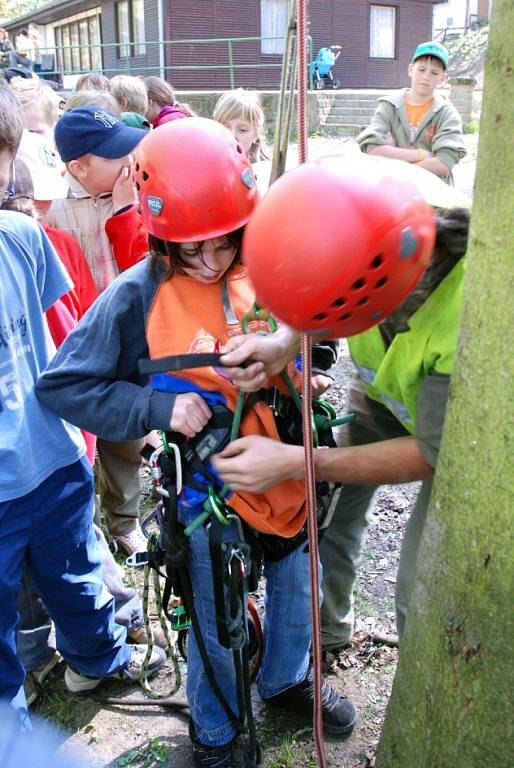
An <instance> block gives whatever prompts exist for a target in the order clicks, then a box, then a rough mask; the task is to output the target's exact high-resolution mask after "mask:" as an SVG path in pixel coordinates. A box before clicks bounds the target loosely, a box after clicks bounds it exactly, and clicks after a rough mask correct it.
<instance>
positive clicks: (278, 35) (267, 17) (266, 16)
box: [261, 0, 289, 54]
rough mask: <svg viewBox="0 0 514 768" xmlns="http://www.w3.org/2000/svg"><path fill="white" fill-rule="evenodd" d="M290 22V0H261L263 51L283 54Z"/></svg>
mask: <svg viewBox="0 0 514 768" xmlns="http://www.w3.org/2000/svg"><path fill="white" fill-rule="evenodd" d="M288 23H289V0H261V37H263V38H274V39H267V40H261V53H268V54H272V53H275V54H283V53H284V51H285V47H286V40H285V38H286V35H287V26H288Z"/></svg>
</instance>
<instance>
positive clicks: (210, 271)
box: [180, 237, 236, 283]
mask: <svg viewBox="0 0 514 768" xmlns="http://www.w3.org/2000/svg"><path fill="white" fill-rule="evenodd" d="M199 245H200V244H197V243H180V252H181V256H182V260H183V264H182V265H181V271H182V272H184V273H185V274H186V275H189V277H192V278H194V279H195V280H198V281H199V282H200V283H216V282H217V281H218V280H219V279H220V278H222V277H223V275H224V274H225V272H226V271H227V270H228V269H229V268H230V265H231V264H232V262H233V261H234V256H235V255H236V248H235V246H233V245H231V244H230V243H229V241H228V240H227V238H226V237H215V238H213V239H212V240H204V241H203V243H201V245H200V247H199Z"/></svg>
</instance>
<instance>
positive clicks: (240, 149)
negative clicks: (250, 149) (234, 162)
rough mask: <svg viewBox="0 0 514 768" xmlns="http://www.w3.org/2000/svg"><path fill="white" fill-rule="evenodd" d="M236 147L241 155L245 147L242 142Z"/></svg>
mask: <svg viewBox="0 0 514 768" xmlns="http://www.w3.org/2000/svg"><path fill="white" fill-rule="evenodd" d="M236 149H237V151H238V152H239V154H240V155H242V154H243V147H242V146H241V144H237V145H236Z"/></svg>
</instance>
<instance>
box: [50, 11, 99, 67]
mask: <svg viewBox="0 0 514 768" xmlns="http://www.w3.org/2000/svg"><path fill="white" fill-rule="evenodd" d="M54 35H55V45H56V46H57V69H58V70H59V71H60V72H65V73H71V72H89V71H91V70H101V69H102V54H101V48H91V47H89V46H95V45H98V44H99V42H100V24H99V19H98V15H97V13H95V14H94V15H93V16H83V17H82V18H79V19H74V20H73V21H70V22H68V23H67V24H59V25H58V26H56V27H54ZM59 46H63V47H59ZM70 46H72V47H70Z"/></svg>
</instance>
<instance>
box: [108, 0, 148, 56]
mask: <svg viewBox="0 0 514 768" xmlns="http://www.w3.org/2000/svg"><path fill="white" fill-rule="evenodd" d="M123 3H126V5H127V19H128V40H127V42H121V41H120V13H119V7H120V5H122V4H123ZM135 3H139V4H140V6H141V11H142V31H143V35H144V37H143V38H142V39H141V40H140V39H138V38H137V37H136V23H135V21H136V18H137V17H136V14H135V13H134V4H135ZM114 6H115V9H114V14H115V31H116V58H117V59H133V58H135V57H137V56H144V55H145V54H146V29H145V3H144V0H116V2H115V3H114Z"/></svg>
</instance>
